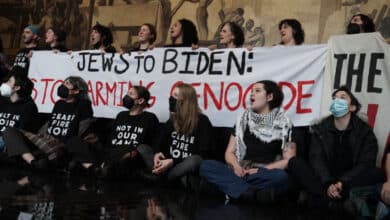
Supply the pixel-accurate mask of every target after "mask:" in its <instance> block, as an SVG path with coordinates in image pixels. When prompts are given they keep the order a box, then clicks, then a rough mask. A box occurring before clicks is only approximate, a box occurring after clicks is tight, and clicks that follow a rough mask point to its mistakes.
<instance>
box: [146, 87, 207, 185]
mask: <svg viewBox="0 0 390 220" xmlns="http://www.w3.org/2000/svg"><path fill="white" fill-rule="evenodd" d="M169 111H170V118H169V120H168V121H167V122H166V123H165V129H164V134H163V138H162V141H161V143H160V148H159V151H158V152H157V153H156V154H155V155H154V161H153V164H154V167H153V171H152V172H153V174H155V175H158V176H160V177H161V178H164V179H166V180H167V181H168V182H169V183H173V182H176V181H180V183H182V185H183V186H184V187H189V188H190V189H193V190H194V189H195V188H192V187H193V186H194V184H196V181H197V180H199V178H197V176H198V169H199V164H200V162H201V160H202V159H208V158H212V157H213V154H214V139H213V138H214V135H213V129H212V125H211V122H210V120H209V118H208V117H207V116H206V115H204V114H202V113H201V112H200V108H199V105H198V99H197V95H196V91H195V89H194V88H193V87H192V86H191V85H189V84H185V83H183V84H180V85H178V86H177V87H175V89H174V90H173V96H171V97H170V98H169Z"/></svg>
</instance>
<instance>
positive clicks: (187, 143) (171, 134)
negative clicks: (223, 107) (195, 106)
mask: <svg viewBox="0 0 390 220" xmlns="http://www.w3.org/2000/svg"><path fill="white" fill-rule="evenodd" d="M213 137H214V135H213V130H212V125H211V122H210V120H209V118H208V117H207V116H206V115H204V114H199V119H198V124H197V126H196V127H195V129H194V130H193V131H192V133H191V134H189V135H182V134H179V133H177V132H176V131H175V128H174V125H173V121H172V120H171V119H169V120H168V121H167V123H166V124H165V129H164V137H163V141H162V144H161V146H162V149H161V151H162V152H163V153H164V155H165V157H166V158H172V159H173V161H174V163H178V162H181V161H182V160H183V159H185V158H187V157H189V156H191V155H193V154H197V155H200V156H202V157H203V158H209V157H210V156H211V155H212V151H213V150H214V141H213Z"/></svg>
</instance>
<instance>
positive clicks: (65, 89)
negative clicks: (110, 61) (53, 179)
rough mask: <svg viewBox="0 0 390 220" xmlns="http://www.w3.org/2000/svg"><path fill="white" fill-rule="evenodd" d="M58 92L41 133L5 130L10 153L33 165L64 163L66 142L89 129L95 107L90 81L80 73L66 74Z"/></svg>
mask: <svg viewBox="0 0 390 220" xmlns="http://www.w3.org/2000/svg"><path fill="white" fill-rule="evenodd" d="M57 95H58V96H59V97H60V99H59V100H58V101H56V103H55V104H54V107H53V110H52V112H51V116H50V119H49V121H48V122H47V123H46V124H45V125H44V126H43V127H42V128H40V130H39V131H38V133H33V132H29V131H26V130H21V129H16V128H8V129H6V130H5V131H4V132H3V138H4V142H5V145H6V146H7V153H8V156H9V157H21V158H22V159H23V160H24V161H25V164H27V165H31V166H32V167H34V168H43V169H47V168H49V167H48V166H47V165H53V166H63V165H64V164H65V161H64V160H63V159H65V157H63V156H64V153H65V148H64V146H65V143H66V142H67V141H68V140H69V139H70V138H71V137H73V136H78V135H80V136H81V135H82V134H83V133H84V132H85V131H86V129H87V128H88V126H89V124H90V122H91V118H92V116H93V110H92V103H91V101H90V100H89V97H88V85H87V83H86V82H85V81H84V80H83V79H82V78H80V77H78V76H70V77H68V78H66V79H65V80H64V82H63V84H61V85H60V86H59V87H58V90H57ZM27 140H28V141H27ZM53 168H55V167H53Z"/></svg>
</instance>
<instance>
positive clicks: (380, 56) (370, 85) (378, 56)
mask: <svg viewBox="0 0 390 220" xmlns="http://www.w3.org/2000/svg"><path fill="white" fill-rule="evenodd" d="M384 58H385V54H384V53H372V54H371V61H370V70H369V72H368V84H367V92H372V93H382V88H378V87H375V85H374V84H375V76H376V75H381V74H382V71H380V70H378V69H377V68H376V64H377V63H378V60H379V59H384Z"/></svg>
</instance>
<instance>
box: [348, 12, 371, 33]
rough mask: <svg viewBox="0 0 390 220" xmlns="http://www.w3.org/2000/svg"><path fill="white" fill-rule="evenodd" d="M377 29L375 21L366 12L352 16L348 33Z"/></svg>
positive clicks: (369, 31) (367, 31)
mask: <svg viewBox="0 0 390 220" xmlns="http://www.w3.org/2000/svg"><path fill="white" fill-rule="evenodd" d="M375 31H376V29H375V24H374V22H373V21H372V19H371V18H370V17H368V16H367V15H365V14H356V15H354V16H352V18H351V20H350V21H349V23H348V26H347V34H360V33H371V32H375Z"/></svg>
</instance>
